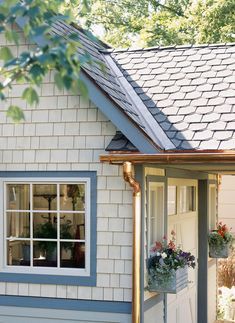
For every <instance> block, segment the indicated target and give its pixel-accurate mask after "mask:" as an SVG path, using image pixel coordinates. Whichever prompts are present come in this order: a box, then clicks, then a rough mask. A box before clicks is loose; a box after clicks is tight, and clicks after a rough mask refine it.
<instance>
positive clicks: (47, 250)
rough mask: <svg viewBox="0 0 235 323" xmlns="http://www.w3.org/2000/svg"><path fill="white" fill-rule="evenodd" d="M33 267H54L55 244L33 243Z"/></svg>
mask: <svg viewBox="0 0 235 323" xmlns="http://www.w3.org/2000/svg"><path fill="white" fill-rule="evenodd" d="M33 265H34V266H39V267H56V266H57V243H56V242H52V241H34V242H33Z"/></svg>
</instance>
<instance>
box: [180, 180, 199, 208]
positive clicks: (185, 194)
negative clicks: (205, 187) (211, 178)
mask: <svg viewBox="0 0 235 323" xmlns="http://www.w3.org/2000/svg"><path fill="white" fill-rule="evenodd" d="M195 199H196V189H195V186H181V187H180V213H186V212H190V211H195V209H196V202H195Z"/></svg>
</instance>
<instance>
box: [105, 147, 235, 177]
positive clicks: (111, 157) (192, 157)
mask: <svg viewBox="0 0 235 323" xmlns="http://www.w3.org/2000/svg"><path fill="white" fill-rule="evenodd" d="M100 160H101V162H108V163H110V164H123V163H124V162H125V161H129V162H131V163H133V164H154V165H157V166H159V167H167V168H174V169H185V170H192V171H200V172H204V173H214V174H235V151H216V152H191V153H185V152H184V153H181V152H177V153H175V152H172V153H163V154H140V153H136V154H135V153H129V154H123V153H120V154H118V153H115V154H107V155H101V156H100Z"/></svg>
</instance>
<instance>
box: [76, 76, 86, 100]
mask: <svg viewBox="0 0 235 323" xmlns="http://www.w3.org/2000/svg"><path fill="white" fill-rule="evenodd" d="M77 84H78V89H79V91H80V93H81V95H83V96H84V97H85V98H87V97H88V89H87V87H86V85H85V83H84V82H83V81H82V80H77Z"/></svg>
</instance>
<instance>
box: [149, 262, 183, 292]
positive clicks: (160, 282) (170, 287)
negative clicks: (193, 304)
mask: <svg viewBox="0 0 235 323" xmlns="http://www.w3.org/2000/svg"><path fill="white" fill-rule="evenodd" d="M187 286H188V268H187V267H185V268H178V269H177V270H174V269H172V270H171V271H169V272H168V274H167V275H164V274H161V273H159V274H158V275H154V276H152V275H151V274H149V291H150V292H158V293H169V294H177V293H178V292H179V291H180V290H182V289H184V288H186V287H187Z"/></svg>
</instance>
